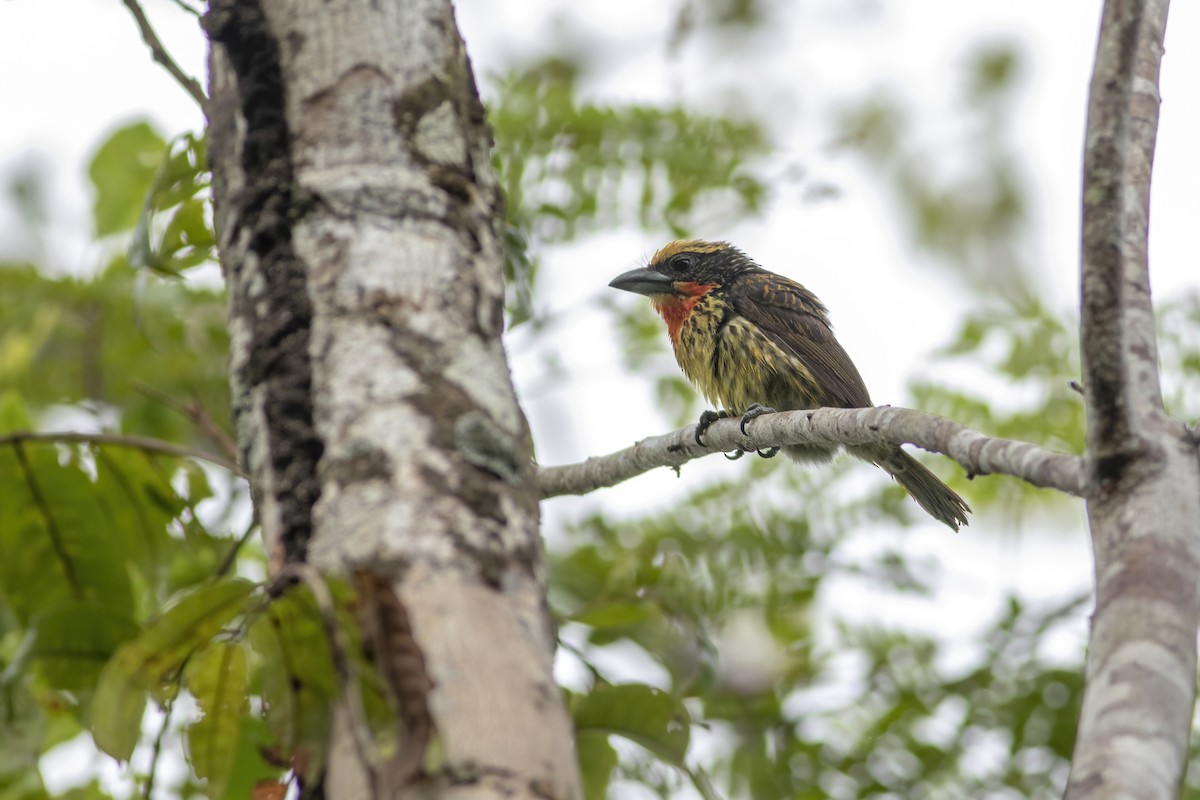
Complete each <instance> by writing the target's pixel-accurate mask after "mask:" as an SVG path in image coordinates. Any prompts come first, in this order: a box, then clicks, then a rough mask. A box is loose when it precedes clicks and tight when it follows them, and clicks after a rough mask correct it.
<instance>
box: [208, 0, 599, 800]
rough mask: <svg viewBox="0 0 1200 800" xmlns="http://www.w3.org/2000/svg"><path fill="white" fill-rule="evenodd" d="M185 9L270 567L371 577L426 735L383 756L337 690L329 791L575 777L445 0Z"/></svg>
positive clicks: (413, 791) (405, 792) (479, 111)
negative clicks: (198, 16) (204, 99)
mask: <svg viewBox="0 0 1200 800" xmlns="http://www.w3.org/2000/svg"><path fill="white" fill-rule="evenodd" d="M205 27H206V30H207V31H208V32H209V35H210V37H211V38H212V41H213V48H212V56H211V75H212V78H211V88H210V97H211V102H210V106H209V112H210V117H211V129H210V132H211V142H212V159H213V171H214V193H215V195H216V200H217V220H216V221H217V228H218V232H219V236H220V246H221V256H222V264H223V265H224V268H225V273H226V277H227V280H228V284H229V295H230V328H231V333H232V344H233V358H232V372H233V388H234V401H235V420H236V423H237V429H238V436H239V441H240V443H241V447H242V451H243V453H242V455H243V461H244V464H245V466H246V470H247V472H248V473H249V475H250V478H251V483H252V485H253V487H254V490H255V497H256V501H257V503H258V508H259V512H260V516H261V519H262V524H263V530H264V534H265V536H266V539H267V542H268V547H269V551H270V553H271V558H272V568H273V569H275V570H279V569H281V568H283V566H284V565H285V564H286V563H290V562H298V561H306V562H308V563H309V564H311V565H312V566H314V567H316V568H317V569H319V570H321V571H322V572H325V573H327V574H328V573H339V574H347V573H349V572H354V573H356V574H357V576H358V578H359V584H360V586H369V587H370V593H371V596H372V597H374V598H375V600H374V601H371V604H372V605H373V608H372V609H369V610H368V613H366V614H365V615H364V619H365V620H367V622H368V624H369V626H370V627H372V628H373V629H374V633H373V634H371V635H372V636H373V637H374V642H375V644H376V646H377V651H378V652H380V653H381V654H382V655H384V656H385V657H386V656H388V655H389V654H390V655H391V656H392V657H394V658H395V659H396V660H397V661H398V662H399V661H403V663H402V664H400V663H397V664H393V665H391V668H389V667H388V666H387V665H385V668H384V670H383V672H384V675H385V678H386V679H387V680H389V681H392V682H394V683H396V684H397V685H396V686H393V687H392V689H393V690H394V692H393V694H394V695H395V696H396V697H398V698H399V699H400V702H401V705H402V707H401V708H400V712H401V717H402V718H404V719H406V720H407V721H409V722H410V723H412V725H413V726H416V727H420V728H422V729H423V730H422V731H421V733H420V735H419V736H416V735H414V736H411V737H409V738H408V739H406V740H404V742H403V744H404V746H405V747H407V748H409V752H408V753H407V754H404V755H403V757H402V758H400V759H399V761H398V762H397V763H394V764H392V765H382V766H381V765H380V764H378V763H375V760H374V759H373V758H370V757H364V756H363V753H362V752H361V751H362V747H361V746H360V744H361V742H360V741H358V740H356V736H358V738H359V739H361V731H355V730H354V727H355V723H354V715H353V714H352V713H348V712H347V711H346V710H345V709H343V710H342V713H339V715H338V723H337V724H336V725H335V729H334V741H333V743H332V747H331V750H330V760H329V769H328V773H327V776H326V779H325V786H324V791H325V796H327V797H336V798H338V800H354V798H359V797H370V796H375V797H383V796H387V797H396V796H404V797H422V798H467V797H470V798H476V797H478V798H490V797H505V798H522V797H526V798H533V797H538V798H574V797H577V796H578V795H579V789H578V778H577V775H576V767H575V760H574V754H573V750H572V742H571V728H570V724H569V721H568V719H567V716H566V714H565V712H564V709H563V705H562V701H561V694H560V692H559V690H558V688H557V687H556V685H555V683H554V680H553V677H552V674H551V665H552V658H553V652H554V634H553V630H552V627H551V622H550V619H549V614H548V611H547V608H546V606H545V602H544V599H543V597H544V586H543V561H542V555H541V548H540V540H539V537H538V509H537V500H538V494H537V491H536V487H535V484H534V472H533V468H532V466H531V453H530V444H529V435H528V430H527V426H526V422H525V419H524V417H523V415H522V412H521V409H520V408H519V407H518V405H517V402H516V399H515V396H514V393H513V387H512V384H511V381H510V378H509V374H508V368H507V362H506V360H505V354H504V350H503V347H502V344H501V339H500V335H501V328H502V324H503V315H502V299H503V288H504V287H503V278H502V269H501V266H502V263H501V262H502V252H501V243H500V240H499V238H498V236H497V233H496V229H497V224H498V222H499V220H500V219H501V218H502V209H501V207H500V197H499V192H498V189H497V184H496V179H495V177H494V175H493V173H492V169H491V165H490V135H489V131H488V128H487V125H486V122H485V120H484V115H483V107H482V105H481V103H480V100H479V97H478V94H477V91H476V88H475V84H474V80H473V78H472V75H471V69H470V64H469V62H468V60H467V58H466V55H465V52H464V49H463V45H462V41H461V39H460V37H459V34H458V31H457V27H456V25H455V20H454V16H453V11H452V8H451V4H450V2H449V0H404V1H403V2H391V3H378V4H370V3H348V2H337V1H336V0H335V2H326V1H325V0H320V1H318V0H213V3H212V9H211V11H210V13H209V14H208V16H207V17H206V19H205ZM425 727H428V730H424V728H425ZM432 741H436V744H437V747H436V749H433V748H431V749H430V751H429V752H428V753H426V752H418V753H415V754H414V753H413V752H412V751H411V748H413V747H416V748H418V749H420V750H422V751H424V749H425V748H426V745H428V744H429V743H430V742H432Z"/></svg>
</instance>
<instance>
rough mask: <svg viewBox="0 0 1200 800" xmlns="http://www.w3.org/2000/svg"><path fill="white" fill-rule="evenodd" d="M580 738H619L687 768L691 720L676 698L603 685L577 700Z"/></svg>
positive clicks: (654, 691)
mask: <svg viewBox="0 0 1200 800" xmlns="http://www.w3.org/2000/svg"><path fill="white" fill-rule="evenodd" d="M573 699H574V703H573V706H572V716H573V718H574V720H575V731H576V733H577V734H584V733H592V734H616V735H618V736H622V737H624V738H626V739H629V740H630V741H631V742H636V743H637V744H640V745H641V746H642V747H644V748H646V749H647V750H649V751H650V752H652V753H654V755H656V756H658V757H659V758H661V759H662V760H663V761H666V762H667V763H669V764H673V765H675V766H677V767H682V766H685V762H684V759H685V758H686V756H687V749H688V741H689V738H690V736H691V717H690V715H689V714H688V711H687V708H685V707H684V705H683V703H682V702H681V701H680V700H679V699H678V698H676V697H674V696H672V695H670V694H668V693H667V692H664V691H662V690H661V689H655V688H654V687H652V686H645V685H643V684H639V683H626V684H619V685H616V686H610V685H607V684H601V685H598V686H596V687H595V688H594V689H592V691H591V692H589V693H588V694H586V695H579V696H576V697H575V698H573Z"/></svg>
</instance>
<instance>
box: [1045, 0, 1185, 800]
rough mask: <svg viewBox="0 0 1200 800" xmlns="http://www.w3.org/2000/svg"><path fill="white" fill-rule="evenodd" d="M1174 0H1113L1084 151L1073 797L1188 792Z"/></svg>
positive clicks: (1157, 797)
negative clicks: (1169, 27) (1166, 157)
mask: <svg viewBox="0 0 1200 800" xmlns="http://www.w3.org/2000/svg"><path fill="white" fill-rule="evenodd" d="M1166 22H1167V3H1166V0H1108V2H1106V3H1105V6H1104V16H1103V19H1102V22H1101V28H1100V41H1099V44H1098V45H1097V48H1096V64H1095V69H1094V71H1093V74H1092V84H1091V90H1090V97H1089V102H1088V120H1087V135H1086V145H1085V148H1086V149H1085V152H1084V179H1083V231H1082V239H1083V241H1082V265H1081V278H1080V305H1081V308H1080V342H1081V355H1082V362H1083V375H1084V381H1083V383H1084V395H1085V398H1086V402H1087V420H1088V434H1087V440H1088V453H1089V455H1090V459H1089V464H1090V472H1089V475H1088V482H1089V486H1088V491H1087V497H1088V502H1087V511H1088V522H1089V525H1090V527H1091V533H1092V543H1093V551H1094V553H1095V558H1096V564H1095V569H1096V611H1095V613H1094V614H1093V616H1092V630H1091V637H1090V640H1089V645H1088V657H1087V671H1086V689H1085V692H1084V697H1083V706H1082V710H1081V713H1080V719H1079V731H1078V737H1077V739H1076V742H1075V753H1074V758H1073V759H1072V765H1071V776H1070V780H1069V783H1068V786H1067V792H1066V796H1067V798H1069V800H1081V799H1082V798H1088V800H1093V798H1106V799H1107V798H1114V799H1115V798H1124V797H1139V798H1148V799H1149V800H1168V798H1175V797H1177V796H1178V793H1179V787H1180V785H1181V782H1182V779H1183V773H1184V769H1185V767H1186V761H1187V751H1188V743H1189V731H1190V728H1191V721H1192V708H1193V704H1194V702H1195V688H1196V628H1197V623H1198V622H1200V587H1198V585H1197V581H1196V575H1197V574H1198V573H1200V497H1198V496H1197V492H1196V487H1197V485H1200V463H1198V460H1197V452H1196V449H1195V443H1194V442H1193V441H1192V439H1191V437H1190V436H1189V434H1188V431H1187V429H1186V427H1185V426H1184V425H1183V424H1182V423H1181V422H1178V421H1175V420H1171V419H1169V418H1168V417H1167V415H1166V411H1165V410H1164V408H1163V403H1162V392H1161V388H1160V384H1159V376H1158V358H1157V346H1156V340H1155V321H1154V309H1153V305H1152V303H1151V300H1150V274H1149V264H1148V258H1147V232H1148V228H1149V215H1150V208H1149V205H1150V173H1151V166H1152V164H1153V160H1154V141H1155V136H1156V133H1157V128H1158V107H1159V96H1158V72H1159V62H1160V60H1161V58H1162V53H1163V35H1164V32H1165V28H1166Z"/></svg>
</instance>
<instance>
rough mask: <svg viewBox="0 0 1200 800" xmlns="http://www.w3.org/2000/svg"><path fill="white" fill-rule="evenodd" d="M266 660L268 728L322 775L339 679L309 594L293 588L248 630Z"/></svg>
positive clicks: (286, 749) (311, 772) (312, 770)
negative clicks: (332, 708)
mask: <svg viewBox="0 0 1200 800" xmlns="http://www.w3.org/2000/svg"><path fill="white" fill-rule="evenodd" d="M250 644H251V646H252V647H253V648H254V651H255V653H256V654H257V655H258V656H259V658H261V659H262V697H263V702H264V705H265V706H266V716H267V725H268V726H269V727H270V729H271V732H272V733H273V734H274V736H275V738H276V741H277V743H278V744H279V746H280V747H281V748H282V749H283V751H284V752H285V753H287V754H289V755H298V756H299V758H298V759H297V760H298V762H299V763H302V764H306V765H307V770H306V775H308V776H312V775H315V774H318V773H319V772H320V771H321V769H322V768H323V764H322V760H321V759H322V757H323V754H324V752H325V742H326V740H327V738H328V736H329V724H330V718H331V715H330V708H331V704H332V702H333V699H334V697H335V696H336V694H337V679H336V676H335V675H334V671H333V660H332V657H331V655H330V652H329V641H328V638H327V636H326V634H325V629H324V626H323V623H322V621H321V615H320V611H318V609H317V607H316V604H315V603H314V602H313V599H312V596H311V594H310V593H309V592H307V591H299V590H292V591H290V592H288V593H287V594H285V595H284V596H282V597H280V598H277V599H275V600H273V601H272V602H271V604H270V605H269V606H267V608H266V610H265V611H264V612H263V613H262V614H260V615H259V616H258V617H257V618H256V619H255V620H254V622H253V623H252V624H251V626H250Z"/></svg>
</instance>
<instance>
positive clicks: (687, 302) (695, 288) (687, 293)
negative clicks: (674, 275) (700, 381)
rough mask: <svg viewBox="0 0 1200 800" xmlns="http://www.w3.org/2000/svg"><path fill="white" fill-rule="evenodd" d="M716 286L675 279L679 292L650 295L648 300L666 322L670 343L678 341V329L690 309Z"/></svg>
mask: <svg viewBox="0 0 1200 800" xmlns="http://www.w3.org/2000/svg"><path fill="white" fill-rule="evenodd" d="M714 287H716V284H715V283H696V282H695V281H676V283H675V291H676V292H679V293H680V294H656V295H651V297H650V302H651V303H653V304H654V310H655V311H657V312H658V313H659V314H660V315H661V316H662V318H663V320H665V321H666V323H667V335H668V336H670V337H671V344H675V343H676V342H678V341H679V331H680V330H681V329H682V328H683V323H685V322H687V318H688V317H689V316H690V315H691V313H692V309H693V308H695V307H696V304H697V303H699V302H700V298H702V297H704V295H706V294H708V292H709V291H710V290H712V289H713V288H714Z"/></svg>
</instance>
